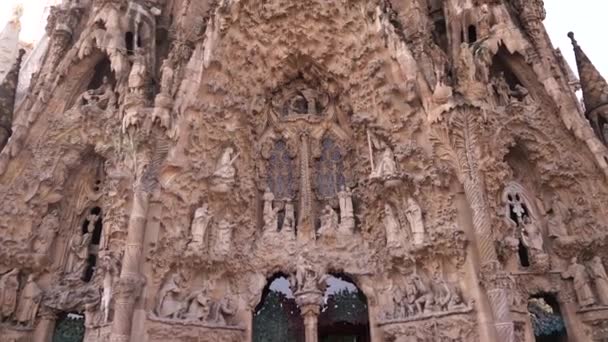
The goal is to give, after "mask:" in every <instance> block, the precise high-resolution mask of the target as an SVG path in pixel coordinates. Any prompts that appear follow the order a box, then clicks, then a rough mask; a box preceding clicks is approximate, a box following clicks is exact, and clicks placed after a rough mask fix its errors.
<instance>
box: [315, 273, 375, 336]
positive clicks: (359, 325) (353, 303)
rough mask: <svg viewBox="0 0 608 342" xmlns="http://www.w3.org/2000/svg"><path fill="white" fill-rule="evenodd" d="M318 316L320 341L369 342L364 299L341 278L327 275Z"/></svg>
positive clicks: (350, 284)
mask: <svg viewBox="0 0 608 342" xmlns="http://www.w3.org/2000/svg"><path fill="white" fill-rule="evenodd" d="M327 285H328V287H327V290H325V294H324V298H323V307H322V308H321V314H320V315H319V340H320V341H359V342H369V341H371V339H370V335H369V318H368V316H369V314H368V309H367V299H366V297H365V295H364V294H363V292H362V291H361V290H360V289H359V288H358V287H357V286H356V285H355V284H354V283H353V282H352V281H351V280H350V279H348V277H346V276H344V275H330V276H329V278H328V279H327Z"/></svg>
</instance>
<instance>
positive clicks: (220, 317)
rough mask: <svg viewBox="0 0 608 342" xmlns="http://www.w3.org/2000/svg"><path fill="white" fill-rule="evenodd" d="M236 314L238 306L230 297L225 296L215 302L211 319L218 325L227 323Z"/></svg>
mask: <svg viewBox="0 0 608 342" xmlns="http://www.w3.org/2000/svg"><path fill="white" fill-rule="evenodd" d="M235 314H236V306H235V305H234V303H233V302H232V300H230V298H227V297H226V298H223V299H222V300H220V301H219V302H217V303H213V306H212V311H211V313H210V317H209V320H210V322H211V323H214V324H217V325H227V324H228V323H229V322H230V321H231V319H232V317H233V316H234V315H235Z"/></svg>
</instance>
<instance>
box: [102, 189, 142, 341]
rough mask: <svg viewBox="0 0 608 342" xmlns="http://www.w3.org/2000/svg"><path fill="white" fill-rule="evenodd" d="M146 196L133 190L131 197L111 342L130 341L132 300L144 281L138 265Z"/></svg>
mask: <svg viewBox="0 0 608 342" xmlns="http://www.w3.org/2000/svg"><path fill="white" fill-rule="evenodd" d="M149 199H150V194H149V193H147V192H144V191H141V190H136V191H135V193H134V196H133V207H132V209H131V217H130V218H129V229H128V232H127V244H126V246H125V254H124V256H123V260H122V270H121V273H120V279H119V280H118V283H117V284H116V290H115V294H114V301H115V303H114V321H113V322H112V334H111V341H112V342H126V341H129V338H130V335H131V325H132V319H133V311H134V309H135V303H136V301H137V298H138V297H139V295H140V293H141V289H142V288H143V285H144V283H145V280H144V279H143V276H141V275H140V270H139V266H140V264H141V261H142V252H143V242H144V235H145V225H146V216H147V213H148V204H149Z"/></svg>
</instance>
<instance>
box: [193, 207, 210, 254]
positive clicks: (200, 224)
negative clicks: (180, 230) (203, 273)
mask: <svg viewBox="0 0 608 342" xmlns="http://www.w3.org/2000/svg"><path fill="white" fill-rule="evenodd" d="M210 222H211V213H210V212H209V205H208V204H207V203H205V204H203V206H202V207H200V208H198V209H196V211H195V212H194V219H192V227H191V228H190V234H191V241H190V243H189V246H193V247H199V248H203V247H205V235H206V234H207V227H209V223H210Z"/></svg>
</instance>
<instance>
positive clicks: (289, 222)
mask: <svg viewBox="0 0 608 342" xmlns="http://www.w3.org/2000/svg"><path fill="white" fill-rule="evenodd" d="M295 225H296V213H295V208H294V206H293V203H292V202H291V201H290V200H287V201H286V202H285V217H284V218H283V225H282V226H281V232H284V233H290V234H293V233H294V231H295Z"/></svg>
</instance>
